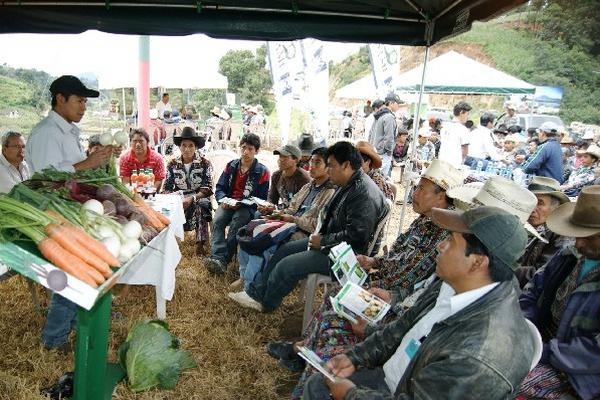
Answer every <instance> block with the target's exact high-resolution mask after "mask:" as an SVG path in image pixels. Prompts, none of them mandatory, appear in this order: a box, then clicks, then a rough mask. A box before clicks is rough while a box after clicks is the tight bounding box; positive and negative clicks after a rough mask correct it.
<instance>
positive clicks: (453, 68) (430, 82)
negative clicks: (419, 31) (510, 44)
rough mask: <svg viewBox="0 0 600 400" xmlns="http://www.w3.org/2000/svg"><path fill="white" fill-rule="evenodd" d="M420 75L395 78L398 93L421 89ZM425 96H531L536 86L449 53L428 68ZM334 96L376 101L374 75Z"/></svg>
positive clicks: (416, 70) (413, 72)
mask: <svg viewBox="0 0 600 400" xmlns="http://www.w3.org/2000/svg"><path fill="white" fill-rule="evenodd" d="M422 73H423V65H422V64H421V65H419V66H418V67H415V68H413V69H411V70H410V71H407V72H405V73H403V74H399V75H397V76H396V77H395V80H396V84H397V85H398V86H397V90H398V91H404V92H418V91H419V90H420V88H421V76H422ZM424 92H425V93H446V94H498V95H503V94H521V93H534V92H535V86H533V85H531V84H529V83H527V82H525V81H522V80H520V79H518V78H515V77H514V76H511V75H508V74H506V73H504V72H502V71H498V70H497V69H494V68H492V67H490V66H487V65H485V64H482V63H480V62H478V61H475V60H473V59H472V58H469V57H467V56H464V55H462V54H460V53H457V52H456V51H453V50H451V51H449V52H447V53H444V54H442V55H441V56H439V57H436V58H434V59H433V60H431V61H430V62H429V63H428V64H427V73H426V75H425V89H424ZM335 96H336V97H338V98H350V99H374V98H376V97H377V93H376V91H375V83H374V80H373V75H372V74H369V75H367V76H365V77H363V78H361V79H359V80H357V81H354V82H352V83H350V84H349V85H346V86H344V87H343V88H340V89H339V90H338V91H337V92H336V94H335Z"/></svg>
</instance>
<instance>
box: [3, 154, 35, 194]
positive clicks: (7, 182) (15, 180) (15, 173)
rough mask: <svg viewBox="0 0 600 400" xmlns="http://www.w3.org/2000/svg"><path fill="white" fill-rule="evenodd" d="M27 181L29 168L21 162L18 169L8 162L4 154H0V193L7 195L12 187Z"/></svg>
mask: <svg viewBox="0 0 600 400" xmlns="http://www.w3.org/2000/svg"><path fill="white" fill-rule="evenodd" d="M27 179H29V168H28V167H27V163H26V162H25V161H22V162H21V164H20V165H19V168H18V169H17V168H15V166H14V165H12V164H11V163H9V162H8V160H7V159H6V157H4V154H0V193H8V192H10V190H11V189H12V188H13V186H15V185H17V184H19V183H21V182H23V181H25V180H27Z"/></svg>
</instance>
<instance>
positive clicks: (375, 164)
mask: <svg viewBox="0 0 600 400" xmlns="http://www.w3.org/2000/svg"><path fill="white" fill-rule="evenodd" d="M355 146H356V148H357V149H358V151H359V152H360V153H362V154H364V155H366V156H368V157H369V158H370V159H371V168H373V169H377V168H381V165H382V164H383V163H382V161H381V157H380V156H379V154H377V152H376V151H375V148H374V147H373V145H372V144H371V143H369V142H365V141H364V140H359V141H358V142H356V145H355Z"/></svg>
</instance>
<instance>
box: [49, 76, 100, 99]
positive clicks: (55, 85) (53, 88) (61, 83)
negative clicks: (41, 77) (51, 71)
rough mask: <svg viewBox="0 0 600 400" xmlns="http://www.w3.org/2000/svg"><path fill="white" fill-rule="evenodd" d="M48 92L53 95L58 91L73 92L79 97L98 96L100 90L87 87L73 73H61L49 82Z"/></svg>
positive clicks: (62, 92)
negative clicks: (61, 74)
mask: <svg viewBox="0 0 600 400" xmlns="http://www.w3.org/2000/svg"><path fill="white" fill-rule="evenodd" d="M50 93H52V95H53V96H55V95H56V94H58V93H61V94H68V95H71V94H74V95H76V96H81V97H98V96H100V92H98V91H97V90H93V89H88V88H86V87H85V85H84V84H83V83H82V82H81V81H80V80H79V78H77V77H76V76H73V75H63V76H61V77H60V78H57V79H56V80H55V81H54V82H52V83H51V84H50Z"/></svg>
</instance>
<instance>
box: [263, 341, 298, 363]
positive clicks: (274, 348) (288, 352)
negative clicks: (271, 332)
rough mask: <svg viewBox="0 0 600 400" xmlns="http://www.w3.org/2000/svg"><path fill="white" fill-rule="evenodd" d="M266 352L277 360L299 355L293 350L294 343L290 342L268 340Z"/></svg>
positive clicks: (289, 358)
mask: <svg viewBox="0 0 600 400" xmlns="http://www.w3.org/2000/svg"><path fill="white" fill-rule="evenodd" d="M267 353H268V354H269V355H270V356H271V357H273V358H275V359H277V360H291V359H293V358H295V357H300V356H299V355H298V354H296V352H295V351H294V345H293V343H291V342H280V341H277V342H269V343H267Z"/></svg>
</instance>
